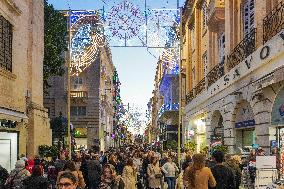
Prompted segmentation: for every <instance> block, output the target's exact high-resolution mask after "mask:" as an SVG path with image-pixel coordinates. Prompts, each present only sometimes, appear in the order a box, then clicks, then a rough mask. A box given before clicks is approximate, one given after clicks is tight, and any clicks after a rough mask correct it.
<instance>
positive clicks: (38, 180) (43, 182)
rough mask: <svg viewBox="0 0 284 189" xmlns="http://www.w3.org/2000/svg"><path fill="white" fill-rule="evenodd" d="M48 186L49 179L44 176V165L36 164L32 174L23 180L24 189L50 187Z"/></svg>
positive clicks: (46, 188) (45, 188)
mask: <svg viewBox="0 0 284 189" xmlns="http://www.w3.org/2000/svg"><path fill="white" fill-rule="evenodd" d="M48 187H49V183H48V180H47V178H45V177H43V176H42V167H41V166H39V165H35V166H34V167H33V170H32V175H31V176H30V177H27V178H26V179H25V180H24V181H23V189H48Z"/></svg>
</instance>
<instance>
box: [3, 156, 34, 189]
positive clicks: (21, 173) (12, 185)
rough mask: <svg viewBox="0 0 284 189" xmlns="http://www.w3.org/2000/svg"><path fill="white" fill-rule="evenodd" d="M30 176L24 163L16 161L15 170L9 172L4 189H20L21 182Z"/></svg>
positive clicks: (21, 186)
mask: <svg viewBox="0 0 284 189" xmlns="http://www.w3.org/2000/svg"><path fill="white" fill-rule="evenodd" d="M30 175H31V174H30V172H29V171H28V170H27V169H26V167H25V161H23V160H18V161H17V162H16V165H15V169H14V170H12V171H11V173H10V175H9V177H8V178H7V180H6V183H5V188H8V189H22V188H23V181H24V180H25V179H26V178H27V177H29V176H30Z"/></svg>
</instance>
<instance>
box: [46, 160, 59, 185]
mask: <svg viewBox="0 0 284 189" xmlns="http://www.w3.org/2000/svg"><path fill="white" fill-rule="evenodd" d="M57 175H58V172H57V170H56V168H55V166H54V161H53V160H51V161H50V162H49V164H48V168H47V179H48V181H49V183H50V189H55V186H56V180H57Z"/></svg>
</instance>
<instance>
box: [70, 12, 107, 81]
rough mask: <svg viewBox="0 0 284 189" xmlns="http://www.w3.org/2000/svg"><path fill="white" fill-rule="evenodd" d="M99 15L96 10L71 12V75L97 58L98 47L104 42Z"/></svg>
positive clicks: (76, 73) (82, 69)
mask: <svg viewBox="0 0 284 189" xmlns="http://www.w3.org/2000/svg"><path fill="white" fill-rule="evenodd" d="M99 15H100V14H99V13H98V11H72V12H71V18H70V19H71V31H72V35H71V37H72V38H71V65H70V74H71V76H73V75H79V74H80V73H81V72H83V71H84V70H85V69H86V68H87V67H89V66H90V65H91V64H92V63H93V62H94V61H95V60H96V59H97V57H98V54H99V48H100V47H103V46H104V45H105V44H106V42H105V37H104V26H103V24H102V23H101V22H100V16H99Z"/></svg>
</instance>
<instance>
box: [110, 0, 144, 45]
mask: <svg viewBox="0 0 284 189" xmlns="http://www.w3.org/2000/svg"><path fill="white" fill-rule="evenodd" d="M145 23H146V20H145V17H144V16H143V12H141V11H140V9H139V8H138V7H137V6H135V5H134V4H132V3H131V2H129V1H127V0H124V1H122V2H121V3H119V4H118V5H116V6H113V7H112V8H111V10H110V11H109V13H108V14H107V18H106V35H107V36H108V38H109V39H110V40H111V41H112V42H115V43H116V44H117V45H118V46H123V45H125V46H127V45H129V42H130V43H131V40H135V38H138V40H140V43H141V42H142V44H143V43H144V42H143V41H144V40H145V37H144V36H141V27H143V26H144V25H145ZM110 43H111V42H110ZM111 44H112V43H111ZM129 46H131V45H129Z"/></svg>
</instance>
